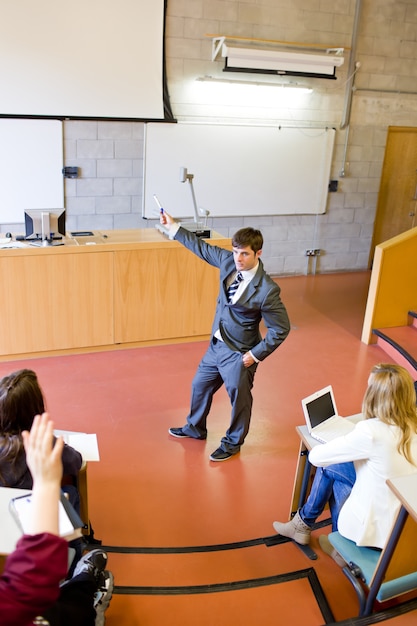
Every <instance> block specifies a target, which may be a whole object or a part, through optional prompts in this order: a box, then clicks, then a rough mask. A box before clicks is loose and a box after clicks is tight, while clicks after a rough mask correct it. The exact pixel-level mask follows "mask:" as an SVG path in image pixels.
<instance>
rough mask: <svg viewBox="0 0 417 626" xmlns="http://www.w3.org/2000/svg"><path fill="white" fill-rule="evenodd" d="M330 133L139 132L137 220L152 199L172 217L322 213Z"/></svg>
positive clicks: (252, 129) (166, 128) (179, 128)
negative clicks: (186, 177) (197, 212)
mask: <svg viewBox="0 0 417 626" xmlns="http://www.w3.org/2000/svg"><path fill="white" fill-rule="evenodd" d="M334 139H335V130H334V129H332V128H321V129H317V128H316V129H308V128H284V127H267V126H239V125H223V124H191V123H190V124H187V123H178V124H157V123H148V124H146V126H145V153H144V177H143V180H144V189H143V212H142V214H143V217H145V218H155V217H156V216H157V206H156V204H155V200H154V198H153V196H154V194H156V195H157V196H158V198H159V200H160V202H161V204H162V205H163V206H164V208H165V209H166V210H167V211H168V213H171V214H172V215H173V216H174V217H187V218H188V217H193V216H194V206H193V201H192V194H191V189H190V184H189V182H188V181H186V182H185V183H181V182H180V169H181V168H182V167H185V168H187V171H188V174H192V175H193V176H194V178H193V180H192V185H193V188H194V193H195V198H196V202H197V206H198V208H199V209H202V210H205V211H207V210H208V211H209V212H210V215H211V216H213V217H220V216H245V215H248V216H249V215H251V216H256V215H280V214H287V215H294V214H318V213H324V212H325V210H326V202H327V194H328V186H329V177H330V168H331V161H332V153H333V145H334Z"/></svg>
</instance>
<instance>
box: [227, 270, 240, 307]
mask: <svg viewBox="0 0 417 626" xmlns="http://www.w3.org/2000/svg"><path fill="white" fill-rule="evenodd" d="M242 280H243V276H242V274H241V273H240V272H238V273H237V274H236V276H235V279H234V281H233V282H232V283H230V285H229V287H228V289H227V299H228V301H229V304H231V303H232V300H233V296H234V295H235V293H236V291H237V290H238V287H239V285H240V283H241V282H242Z"/></svg>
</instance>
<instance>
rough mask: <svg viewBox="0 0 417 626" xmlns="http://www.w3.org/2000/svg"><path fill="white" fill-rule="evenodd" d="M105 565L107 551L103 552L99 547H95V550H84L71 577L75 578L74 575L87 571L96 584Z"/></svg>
mask: <svg viewBox="0 0 417 626" xmlns="http://www.w3.org/2000/svg"><path fill="white" fill-rule="evenodd" d="M106 565H107V552H105V551H104V550H102V549H101V548H96V549H95V550H91V551H90V552H86V554H84V556H82V557H81V559H80V560H79V561H78V563H77V565H76V566H75V569H74V573H73V575H72V578H75V576H78V575H79V574H85V573H88V574H92V575H93V576H94V578H95V580H96V581H97V584H99V583H100V579H101V575H102V573H103V572H104V570H105V569H106Z"/></svg>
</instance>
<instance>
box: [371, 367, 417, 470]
mask: <svg viewBox="0 0 417 626" xmlns="http://www.w3.org/2000/svg"><path fill="white" fill-rule="evenodd" d="M362 414H363V417H364V419H370V418H373V417H377V418H378V419H380V420H381V422H384V423H385V424H393V425H395V426H398V428H399V429H400V431H401V437H400V441H399V444H398V452H399V453H400V454H402V455H403V456H404V457H405V458H406V459H407V461H409V462H410V463H413V465H416V462H415V461H414V460H413V458H412V457H411V439H412V436H413V435H415V434H416V433H417V408H416V392H415V388H414V382H413V379H412V378H411V376H410V374H409V373H408V371H407V370H406V369H405V368H404V367H401V365H394V364H392V363H379V364H378V365H375V366H374V367H373V368H372V370H371V374H370V376H369V381H368V388H367V390H366V392H365V396H364V398H363V402H362Z"/></svg>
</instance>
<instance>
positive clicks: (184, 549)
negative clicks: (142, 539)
mask: <svg viewBox="0 0 417 626" xmlns="http://www.w3.org/2000/svg"><path fill="white" fill-rule="evenodd" d="M289 541H291V539H288V538H287V537H282V536H281V535H272V536H271V537H261V538H259V539H250V540H247V541H236V542H234V543H219V544H215V545H208V546H177V547H170V546H166V547H143V546H105V545H102V546H100V547H101V548H102V549H103V550H105V551H106V552H118V553H120V554H187V553H193V552H220V551H222V550H238V549H240V548H251V547H253V546H259V545H266V546H268V547H270V546H275V545H278V544H280V543H288V542H289ZM89 547H90V548H93V546H92V545H91V546H89Z"/></svg>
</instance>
